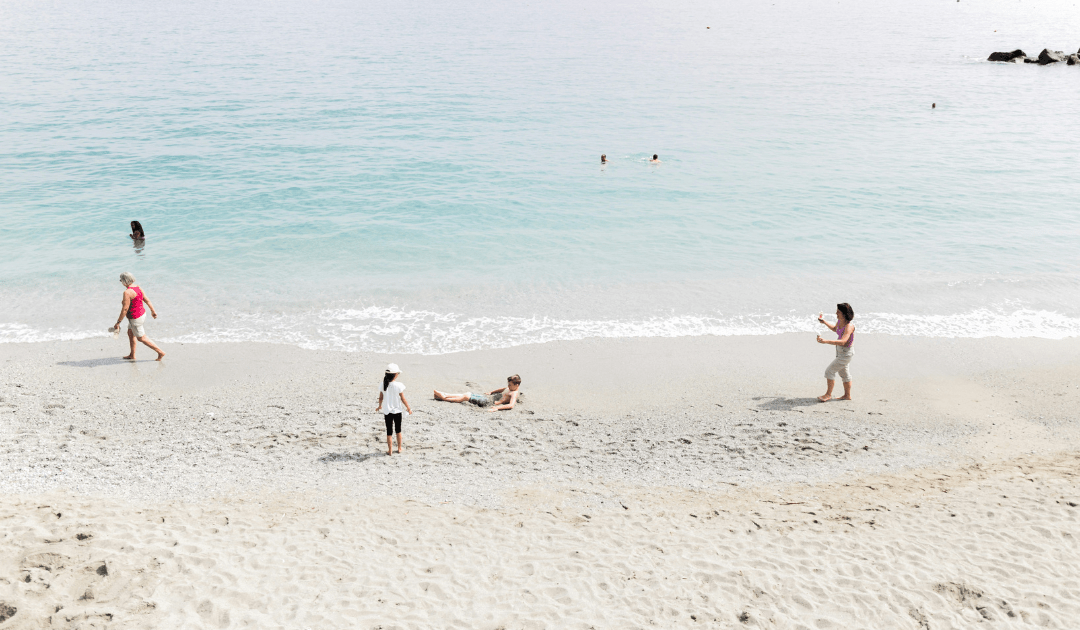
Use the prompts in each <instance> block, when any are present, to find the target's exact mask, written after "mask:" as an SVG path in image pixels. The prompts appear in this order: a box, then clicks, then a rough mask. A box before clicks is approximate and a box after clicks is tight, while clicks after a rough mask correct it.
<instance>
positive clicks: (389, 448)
mask: <svg viewBox="0 0 1080 630" xmlns="http://www.w3.org/2000/svg"><path fill="white" fill-rule="evenodd" d="M400 375H401V368H399V367H398V366H397V363H391V364H390V365H388V366H386V374H384V375H383V381H382V388H380V389H379V408H378V412H379V413H381V414H383V419H384V420H385V421H386V454H387V455H393V454H394V434H395V433H396V434H397V452H398V453H401V452H402V448H403V447H402V445H401V415H402V414H403V413H404V414H407V415H412V407H410V406H409V401H407V400H405V394H404V391H405V384H404V383H402V382H401V381H399V380H397V377H398V376H400Z"/></svg>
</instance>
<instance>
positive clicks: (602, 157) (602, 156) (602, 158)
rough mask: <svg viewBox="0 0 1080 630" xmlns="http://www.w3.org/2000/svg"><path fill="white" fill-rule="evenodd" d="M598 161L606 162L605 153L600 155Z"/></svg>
mask: <svg viewBox="0 0 1080 630" xmlns="http://www.w3.org/2000/svg"><path fill="white" fill-rule="evenodd" d="M600 161H601V162H607V153H605V154H603V155H601V156H600Z"/></svg>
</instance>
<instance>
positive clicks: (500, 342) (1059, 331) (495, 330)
mask: <svg viewBox="0 0 1080 630" xmlns="http://www.w3.org/2000/svg"><path fill="white" fill-rule="evenodd" d="M856 321H857V322H858V325H859V330H860V332H866V333H884V334H892V335H911V336H917V337H948V338H960V337H967V338H978V337H1006V338H1021V337H1036V338H1044V339H1063V338H1066V337H1077V336H1080V318H1076V317H1069V316H1067V315H1063V314H1060V313H1056V312H1051V311H1042V310H1032V309H1019V310H1009V311H1004V310H1002V311H996V310H992V309H978V310H974V311H969V312H966V313H957V314H946V315H916V314H897V313H865V314H860V315H859V317H858V319H857V320H856ZM177 328H182V327H179V326H177ZM187 328H188V331H184V330H182V329H180V330H175V329H174V330H172V331H170V330H168V329H165V330H163V333H164V335H163V337H162V338H161V339H160V341H162V342H163V343H230V342H269V343H284V344H291V345H296V346H299V347H302V348H309V349H331V350H343V351H350V352H355V351H367V352H382V353H401V354H446V353H451V352H462V351H468V350H480V349H489V348H506V347H511V346H519V345H524V344H534V343H548V342H552V341H573V340H579V339H586V338H631V337H691V336H704V335H713V336H734V335H775V334H781V333H789V332H815V331H816V332H820V331H821V330H822V328H821V326H820V325H819V324H818V323H817V322H816V321H815V317H814V316H812V315H811V316H797V315H792V314H787V313H785V314H769V313H764V314H759V315H740V316H723V315H669V316H659V315H658V316H654V317H647V318H640V319H627V320H622V319H588V320H585V319H564V318H554V317H539V316H537V317H512V316H498V317H488V316H464V315H459V314H455V313H437V312H434V311H427V310H405V309H400V308H386V307H374V306H373V307H367V308H362V309H320V310H315V311H310V312H307V313H303V314H267V313H238V314H235V315H233V316H232V317H231V319H230V320H228V321H227V322H226V323H224V324H222V325H219V326H209V327H202V326H195V325H192V326H188V327H187ZM103 336H107V334H106V333H104V332H101V333H98V332H91V331H77V330H59V329H48V330H44V331H38V330H34V329H32V328H31V327H29V326H26V325H23V324H0V343H4V342H33V341H56V340H73V339H86V338H90V337H103Z"/></svg>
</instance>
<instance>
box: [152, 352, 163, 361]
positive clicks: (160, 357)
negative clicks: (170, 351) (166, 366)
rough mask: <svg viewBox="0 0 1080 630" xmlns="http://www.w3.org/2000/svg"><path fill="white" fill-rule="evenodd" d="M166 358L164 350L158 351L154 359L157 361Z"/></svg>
mask: <svg viewBox="0 0 1080 630" xmlns="http://www.w3.org/2000/svg"><path fill="white" fill-rule="evenodd" d="M164 358H165V353H164V352H158V353H157V359H154V360H155V361H160V360H162V359H164Z"/></svg>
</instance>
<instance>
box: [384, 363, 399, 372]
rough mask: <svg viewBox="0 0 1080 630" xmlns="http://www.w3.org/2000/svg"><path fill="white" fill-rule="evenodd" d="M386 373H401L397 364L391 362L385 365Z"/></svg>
mask: <svg viewBox="0 0 1080 630" xmlns="http://www.w3.org/2000/svg"><path fill="white" fill-rule="evenodd" d="M386 373H387V374H401V368H399V367H398V366H397V363H391V364H390V365H388V366H386Z"/></svg>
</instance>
